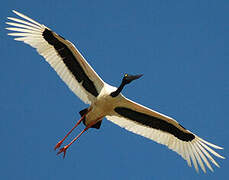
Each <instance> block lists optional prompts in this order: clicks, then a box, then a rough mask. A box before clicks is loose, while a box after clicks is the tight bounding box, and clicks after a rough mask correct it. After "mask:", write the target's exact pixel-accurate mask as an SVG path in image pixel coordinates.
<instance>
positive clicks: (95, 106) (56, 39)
mask: <svg viewBox="0 0 229 180" xmlns="http://www.w3.org/2000/svg"><path fill="white" fill-rule="evenodd" d="M13 12H14V13H15V14H17V15H18V16H20V17H21V18H22V19H17V18H13V17H8V19H9V20H11V22H6V23H7V24H8V25H11V26H12V27H8V28H7V29H8V30H11V31H15V32H13V33H9V34H8V35H11V36H17V38H15V40H17V41H23V42H24V43H26V44H29V45H30V46H32V47H34V48H36V50H37V51H38V53H39V54H40V55H41V56H43V57H44V58H45V60H46V61H47V62H48V63H49V64H50V65H51V66H52V67H53V68H54V69H55V71H56V72H57V73H58V75H59V76H60V77H61V79H62V80H63V81H64V82H65V83H66V84H67V85H68V87H69V88H70V89H71V90H72V91H73V92H74V93H75V94H76V95H77V96H78V97H79V98H80V99H81V100H82V101H84V102H85V103H87V104H90V106H89V107H88V108H86V109H84V110H82V111H80V115H81V119H80V120H79V121H78V122H77V123H76V125H75V126H74V127H73V128H72V130H71V131H69V133H68V134H67V135H66V136H65V137H64V138H63V139H62V140H61V141H59V143H57V145H56V146H55V149H57V148H59V147H60V146H61V144H62V143H63V141H64V140H65V138H66V137H67V136H68V135H69V134H70V133H71V132H72V131H73V129H74V128H75V127H76V126H78V125H79V124H80V123H81V122H83V123H84V124H85V126H86V128H85V129H84V130H83V131H82V132H81V133H80V134H79V135H78V136H77V137H76V138H75V139H73V140H72V141H71V143H69V144H68V145H66V146H64V147H63V148H61V149H60V150H59V152H58V154H60V153H62V152H63V153H64V156H65V153H66V150H67V149H68V147H69V146H70V145H71V144H72V143H73V142H74V141H75V140H76V139H77V138H78V137H79V136H80V135H81V134H82V133H83V132H85V131H86V130H87V129H89V128H97V129H99V127H100V125H101V122H102V119H103V118H104V117H106V118H107V119H108V120H110V121H112V122H113V123H115V124H117V125H119V126H121V127H123V128H125V129H127V130H129V131H132V132H134V133H136V134H139V135H142V136H144V137H147V138H149V139H152V140H154V141H156V142H158V143H160V144H164V145H166V146H168V148H170V149H172V150H173V151H175V152H177V153H178V154H180V155H181V156H182V157H183V158H184V159H185V160H186V161H187V163H188V165H189V166H191V160H192V162H193V164H194V167H195V169H196V170H197V171H198V164H199V166H200V167H201V168H202V170H203V171H204V172H206V169H205V165H206V166H207V167H208V168H209V169H210V170H211V171H213V169H212V167H211V165H210V163H209V160H210V161H211V162H212V163H213V164H215V165H216V166H217V167H219V165H218V163H217V162H216V161H215V160H214V159H213V158H212V156H211V155H210V153H212V154H213V155H215V156H217V157H219V158H224V157H223V156H221V155H219V154H218V153H217V152H215V151H214V150H213V149H212V148H215V149H223V148H221V147H219V146H216V145H214V144H212V143H209V142H207V141H205V140H203V139H201V138H200V137H198V136H197V135H195V134H194V133H192V132H190V131H189V130H187V129H185V128H184V127H183V126H181V125H180V124H179V123H178V122H177V121H175V120H174V119H173V118H170V117H168V116H165V115H163V114H161V113H158V112H156V111H153V110H151V109H149V108H147V107H144V106H142V105H140V104H137V103H135V102H133V101H131V100H129V99H127V98H126V97H125V96H123V95H122V94H121V91H122V89H123V88H124V86H125V85H127V84H129V83H130V82H132V81H133V80H135V79H138V78H140V77H141V76H142V75H128V74H125V75H124V77H123V79H122V82H121V85H120V86H119V87H118V88H116V87H113V86H111V85H109V84H107V83H105V82H104V81H103V80H102V79H101V78H100V77H99V76H98V74H97V73H96V72H95V71H94V70H93V69H92V67H91V66H90V65H89V64H88V63H87V61H86V60H85V59H84V57H83V56H82V55H81V54H80V52H79V51H78V50H77V48H76V47H75V46H74V45H73V44H72V43H71V42H70V41H68V40H66V39H64V38H63V37H61V36H59V35H58V34H56V33H55V32H53V31H52V30H51V29H49V28H48V27H46V26H44V25H42V24H40V23H38V22H36V21H34V20H32V19H31V18H29V17H27V16H25V15H23V14H21V13H19V12H17V11H13ZM209 152H210V153H209ZM203 162H204V163H205V165H204V163H203Z"/></svg>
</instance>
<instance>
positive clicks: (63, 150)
mask: <svg viewBox="0 0 229 180" xmlns="http://www.w3.org/2000/svg"><path fill="white" fill-rule="evenodd" d="M96 123H97V121H93V122H92V123H90V124H89V125H88V126H87V127H86V128H85V129H84V130H83V131H81V133H79V134H78V136H76V137H75V138H74V139H73V140H72V141H71V142H70V143H69V144H68V145H66V146H64V147H63V148H61V149H60V150H59V152H58V153H57V155H58V154H60V153H62V152H64V156H63V158H64V157H65V155H66V151H67V149H68V148H69V146H71V145H72V143H74V142H75V141H76V140H77V139H78V138H79V137H80V136H81V135H82V134H83V133H84V132H85V131H87V130H88V129H89V128H90V127H91V126H93V125H94V124H96Z"/></svg>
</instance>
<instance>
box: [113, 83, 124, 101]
mask: <svg viewBox="0 0 229 180" xmlns="http://www.w3.org/2000/svg"><path fill="white" fill-rule="evenodd" d="M125 85H126V84H125V83H123V81H122V83H121V85H120V86H119V87H118V89H117V90H116V91H114V92H112V93H111V94H110V96H112V97H116V96H118V95H119V94H120V92H121V91H122V89H123V88H124V86H125Z"/></svg>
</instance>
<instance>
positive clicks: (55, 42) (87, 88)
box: [6, 11, 104, 104]
mask: <svg viewBox="0 0 229 180" xmlns="http://www.w3.org/2000/svg"><path fill="white" fill-rule="evenodd" d="M13 12H14V13H15V14H17V15H18V16H19V17H21V18H23V20H22V19H17V18H13V17H8V19H9V20H11V21H12V22H6V23H7V24H8V25H11V26H13V27H9V28H6V29H8V30H10V31H15V32H14V33H9V34H8V35H11V36H17V38H15V40H17V41H23V42H24V43H26V44H29V45H30V46H32V47H34V48H36V50H37V51H38V53H39V54H40V55H42V56H43V57H44V58H45V60H46V61H47V62H48V63H49V64H50V65H51V66H52V67H53V68H54V69H55V71H56V72H57V73H58V75H59V76H60V77H61V79H62V80H63V81H64V82H65V83H66V84H67V85H68V87H69V88H70V89H71V90H72V91H73V92H74V93H75V94H76V95H77V96H78V97H79V98H80V99H81V100H82V101H84V102H85V103H87V104H91V103H92V102H93V101H94V100H95V98H96V97H97V96H98V95H99V93H100V91H101V89H102V88H103V86H104V82H103V80H102V79H101V78H100V77H99V76H98V74H97V73H96V72H95V71H94V70H93V69H92V67H91V66H90V65H89V64H88V63H87V61H86V60H85V59H84V57H83V56H82V55H81V54H80V52H79V51H78V50H77V49H76V47H75V46H74V45H73V44H72V43H71V42H70V41H68V40H66V39H64V38H63V37H61V36H59V35H58V34H56V33H55V32H53V31H52V30H51V29H49V28H48V27H46V26H44V25H42V24H40V23H38V22H36V21H34V20H32V19H31V18H29V17H27V16H25V15H23V14H21V13H19V12H17V11H13Z"/></svg>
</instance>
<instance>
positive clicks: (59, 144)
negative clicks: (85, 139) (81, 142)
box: [54, 113, 87, 150]
mask: <svg viewBox="0 0 229 180" xmlns="http://www.w3.org/2000/svg"><path fill="white" fill-rule="evenodd" d="M86 114H87V113H86ZM86 114H84V115H83V116H82V117H81V118H80V120H79V121H78V122H77V123H76V125H75V126H74V127H73V128H72V129H71V130H70V131H69V132H68V133H67V134H66V136H65V137H64V138H63V139H62V140H61V141H59V142H58V143H57V144H56V146H55V148H54V149H55V150H56V149H57V148H59V147H60V146H61V144H62V143H63V142H64V140H65V139H66V138H67V137H68V136H69V134H71V132H72V131H73V130H74V129H75V128H76V127H77V126H78V125H79V124H80V123H81V122H82V120H83V119H84V117H85V116H86Z"/></svg>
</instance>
